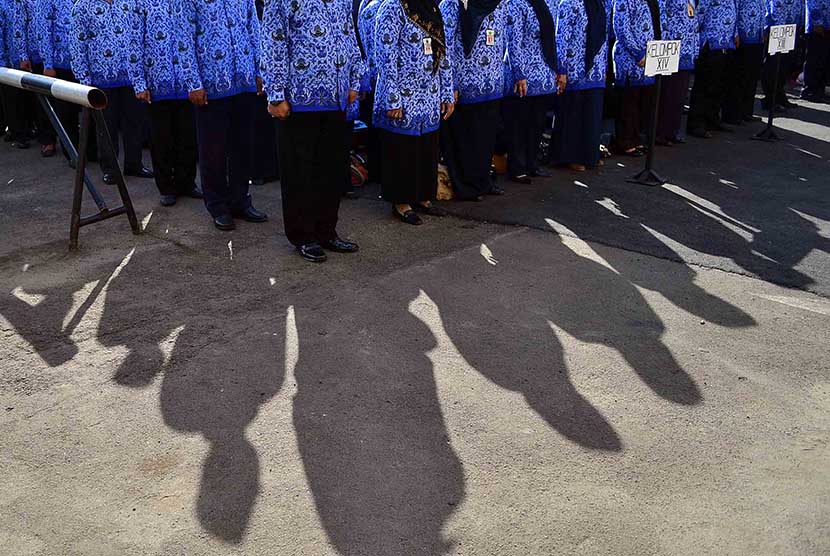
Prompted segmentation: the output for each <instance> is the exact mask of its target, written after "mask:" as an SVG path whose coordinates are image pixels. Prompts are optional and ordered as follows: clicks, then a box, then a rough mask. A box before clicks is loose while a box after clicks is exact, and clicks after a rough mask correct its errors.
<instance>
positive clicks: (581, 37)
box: [556, 0, 611, 91]
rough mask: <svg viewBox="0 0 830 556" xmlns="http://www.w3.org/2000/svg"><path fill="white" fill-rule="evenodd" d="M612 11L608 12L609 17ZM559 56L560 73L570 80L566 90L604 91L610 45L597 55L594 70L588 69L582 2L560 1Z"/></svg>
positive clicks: (557, 27)
mask: <svg viewBox="0 0 830 556" xmlns="http://www.w3.org/2000/svg"><path fill="white" fill-rule="evenodd" d="M610 14H611V10H609V9H606V17H607V18H608V19H609V20H610V17H608V16H609V15H610ZM556 15H557V16H556V54H557V57H558V61H559V73H560V74H563V75H566V76H567V77H568V85H567V90H573V91H580V90H587V89H604V88H605V73H606V67H607V65H608V43H607V42H606V43H605V44H604V45H603V46H602V47H601V48H600V49H599V51H598V52H597V53H596V55H595V56H594V59H593V61H592V62H591V67H589V68H586V67H585V48H586V37H585V34H586V29H587V27H588V14H587V12H586V11H585V2H584V1H583V0H561V2H559V9H558V10H557V14H556Z"/></svg>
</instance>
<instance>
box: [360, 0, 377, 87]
mask: <svg viewBox="0 0 830 556" xmlns="http://www.w3.org/2000/svg"><path fill="white" fill-rule="evenodd" d="M381 2H382V0H368V1H364V2H362V3H361V7H360V10H359V11H358V16H357V31H358V33H360V40H361V42H362V43H363V52H364V53H365V54H366V84H367V87H366V90H367V91H373V90H374V88H375V81H376V80H377V75H378V71H377V67H376V66H375V56H374V51H375V44H374V43H375V19H376V16H377V14H378V9H379V8H380V4H381Z"/></svg>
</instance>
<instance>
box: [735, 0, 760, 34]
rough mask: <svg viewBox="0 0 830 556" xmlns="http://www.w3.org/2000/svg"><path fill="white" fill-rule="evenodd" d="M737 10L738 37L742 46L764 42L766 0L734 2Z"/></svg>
mask: <svg viewBox="0 0 830 556" xmlns="http://www.w3.org/2000/svg"><path fill="white" fill-rule="evenodd" d="M736 1H737V8H738V36H739V37H741V43H743V44H761V43H763V42H764V26H765V22H766V12H767V6H766V0H736Z"/></svg>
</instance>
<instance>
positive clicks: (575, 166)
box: [568, 164, 586, 172]
mask: <svg viewBox="0 0 830 556" xmlns="http://www.w3.org/2000/svg"><path fill="white" fill-rule="evenodd" d="M568 170H570V171H571V172H584V171H585V170H586V168H585V165H584V164H568Z"/></svg>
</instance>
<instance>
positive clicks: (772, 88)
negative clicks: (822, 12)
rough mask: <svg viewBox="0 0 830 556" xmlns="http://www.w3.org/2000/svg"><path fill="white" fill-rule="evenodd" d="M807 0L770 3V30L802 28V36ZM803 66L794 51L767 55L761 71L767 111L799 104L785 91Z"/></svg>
mask: <svg viewBox="0 0 830 556" xmlns="http://www.w3.org/2000/svg"><path fill="white" fill-rule="evenodd" d="M804 10H805V3H804V0H767V21H766V23H767V29H769V27H771V26H773V25H792V24H796V25H798V31H797V32H796V36H799V35H800V34H801V31H802V30H803V25H804ZM776 58H780V60H781V61H780V62H778V63H780V68H779V71H778V81H776V80H775V65H776V61H775V59H776ZM798 65H799V53H798V50H791V51H790V52H787V53H786V54H776V55H775V56H772V55H770V54H769V53H767V54H766V58H765V59H764V67H763V69H762V71H761V85H762V87H763V89H764V98H763V99H762V100H761V105H762V107H763V108H764V110H769V109H770V106H772V107H773V108H774V109H775V110H787V109H789V108H796V107H797V106H798V105H797V104H795V103H794V102H790V101H789V100H788V99H787V95H786V93H785V92H784V85H786V83H787V79H788V77H789V76H790V74H792V73H793V72H794V71H795V70H796V69H797V68H798Z"/></svg>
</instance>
